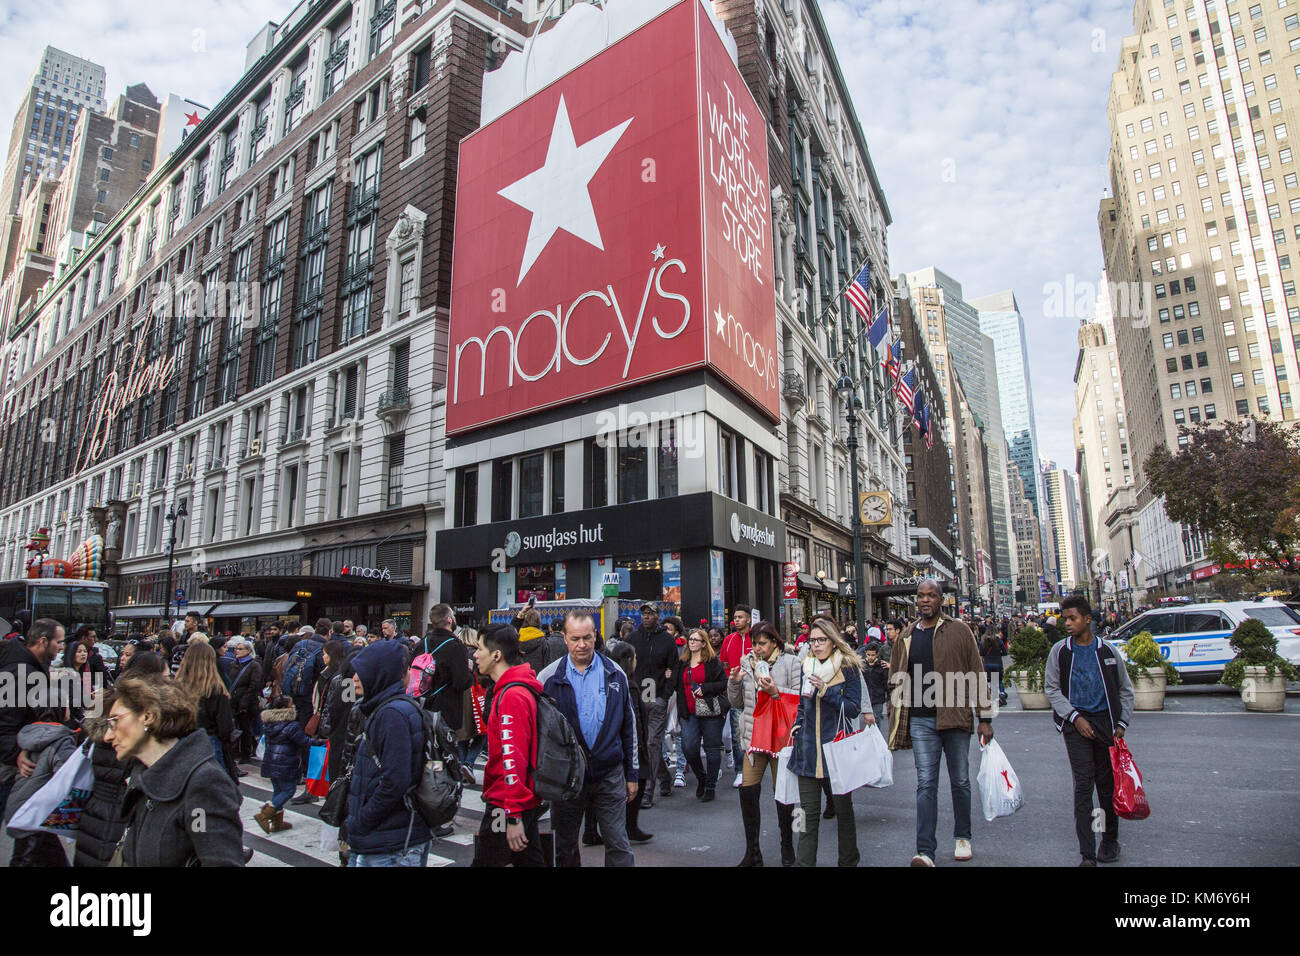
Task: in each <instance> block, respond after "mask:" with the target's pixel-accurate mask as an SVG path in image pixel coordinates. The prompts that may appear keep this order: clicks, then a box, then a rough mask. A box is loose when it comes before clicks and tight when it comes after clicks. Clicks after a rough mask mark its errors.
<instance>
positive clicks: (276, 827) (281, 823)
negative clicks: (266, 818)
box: [271, 810, 293, 833]
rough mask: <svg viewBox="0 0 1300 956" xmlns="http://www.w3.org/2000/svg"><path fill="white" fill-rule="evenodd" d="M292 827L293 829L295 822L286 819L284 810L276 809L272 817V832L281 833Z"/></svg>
mask: <svg viewBox="0 0 1300 956" xmlns="http://www.w3.org/2000/svg"><path fill="white" fill-rule="evenodd" d="M292 829H293V824H292V823H288V822H286V821H285V819H284V811H283V810H276V811H275V813H274V815H272V817H271V832H272V833H279V832H280V831H281V830H292Z"/></svg>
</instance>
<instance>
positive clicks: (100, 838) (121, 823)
mask: <svg viewBox="0 0 1300 956" xmlns="http://www.w3.org/2000/svg"><path fill="white" fill-rule="evenodd" d="M114 699H115V695H114V694H113V691H112V690H109V691H106V692H105V696H104V699H103V701H102V703H100V704H99V705H98V706H97V707H96V708H95V711H96V716H94V717H87V718H86V719H85V720H84V721H83V722H82V724H81V726H82V728H83V729H84V730H85V731H86V742H85V744H83V745H82V746H83V747H89V748H90V765H91V768H92V771H93V773H94V784H93V785H92V787H91V791H90V799H89V800H87V801H86V809H85V810H84V811H82V814H81V825H80V827H79V828H78V830H77V850H76V857H75V859H74V862H73V865H74V866H108V862H109V860H111V859H112V858H113V851H114V850H116V849H117V844H118V842H119V841H120V840H121V839H122V834H123V833H124V832H125V831H126V819H125V818H124V817H123V816H122V800H123V799H124V798H125V797H126V789H127V777H129V776H130V775H131V771H132V769H133V768H138V767H139V764H138V763H137V762H136V761H135V760H127V761H126V762H122V761H119V760H118V759H117V756H116V755H115V754H114V753H113V748H112V747H111V746H110V745H108V744H106V743H104V731H105V730H107V729H108V723H107V718H108V713H109V711H110V710H112V709H113V701H114Z"/></svg>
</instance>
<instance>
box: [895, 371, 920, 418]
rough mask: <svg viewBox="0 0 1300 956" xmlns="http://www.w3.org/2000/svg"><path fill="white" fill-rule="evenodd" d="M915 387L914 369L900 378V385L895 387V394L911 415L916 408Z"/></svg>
mask: <svg viewBox="0 0 1300 956" xmlns="http://www.w3.org/2000/svg"><path fill="white" fill-rule="evenodd" d="M915 387H916V369H914V368H909V369H908V370H907V374H906V375H904V376H903V377H902V378H900V379H899V380H898V384H897V385H895V386H894V394H895V395H897V396H898V400H899V401H900V402H902V403H903V405H904V406H905V407H906V408H907V411H908V413H909V414H910V413H911V411H912V409H913V408H915V407H916V406H915V404H914V402H915V395H914V393H913V391H912V389H913V388H915Z"/></svg>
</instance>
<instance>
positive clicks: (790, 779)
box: [776, 746, 799, 807]
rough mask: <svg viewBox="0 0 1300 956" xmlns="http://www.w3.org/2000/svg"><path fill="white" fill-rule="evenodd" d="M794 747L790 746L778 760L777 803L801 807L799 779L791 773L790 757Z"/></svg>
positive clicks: (782, 752)
mask: <svg viewBox="0 0 1300 956" xmlns="http://www.w3.org/2000/svg"><path fill="white" fill-rule="evenodd" d="M792 753H794V747H793V746H789V747H786V748H785V749H784V750H782V751H781V753H780V754H779V755H778V756H777V758H776V802H777V803H784V804H786V805H787V806H791V807H797V806H798V805H799V778H798V777H796V776H795V775H794V774H793V773H791V772H790V755H791V754H792Z"/></svg>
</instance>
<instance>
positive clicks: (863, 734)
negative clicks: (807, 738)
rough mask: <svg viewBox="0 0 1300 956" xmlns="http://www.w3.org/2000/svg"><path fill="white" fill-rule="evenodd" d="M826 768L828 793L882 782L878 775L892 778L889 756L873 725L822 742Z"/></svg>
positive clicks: (890, 756)
mask: <svg viewBox="0 0 1300 956" xmlns="http://www.w3.org/2000/svg"><path fill="white" fill-rule="evenodd" d="M822 756H823V757H824V758H825V760H826V771H827V775H828V776H829V777H830V781H831V793H835V794H846V793H852V792H853V791H854V790H857V789H858V788H859V787H871V786H882V784H881V783H880V781H881V779H882V778H883V777H884V776H886V774H887V775H888V777H889V783H886V784H883V786H889V785H890V784H892V783H893V782H894V779H893V778H894V774H893V765H892V764H893V756H892V754H890V753H889V747H888V746H886V745H885V739H884V738H883V737H881V736H880V731H879V730H877V729H876V728H875V726H874V725H873V726H871V727H868V728H867V729H866V730H863V731H860V732H859V733H856V734H850V735H849V736H847V737H844V738H842V739H840V740H833V741H831V742H830V743H828V744H823V745H822Z"/></svg>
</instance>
